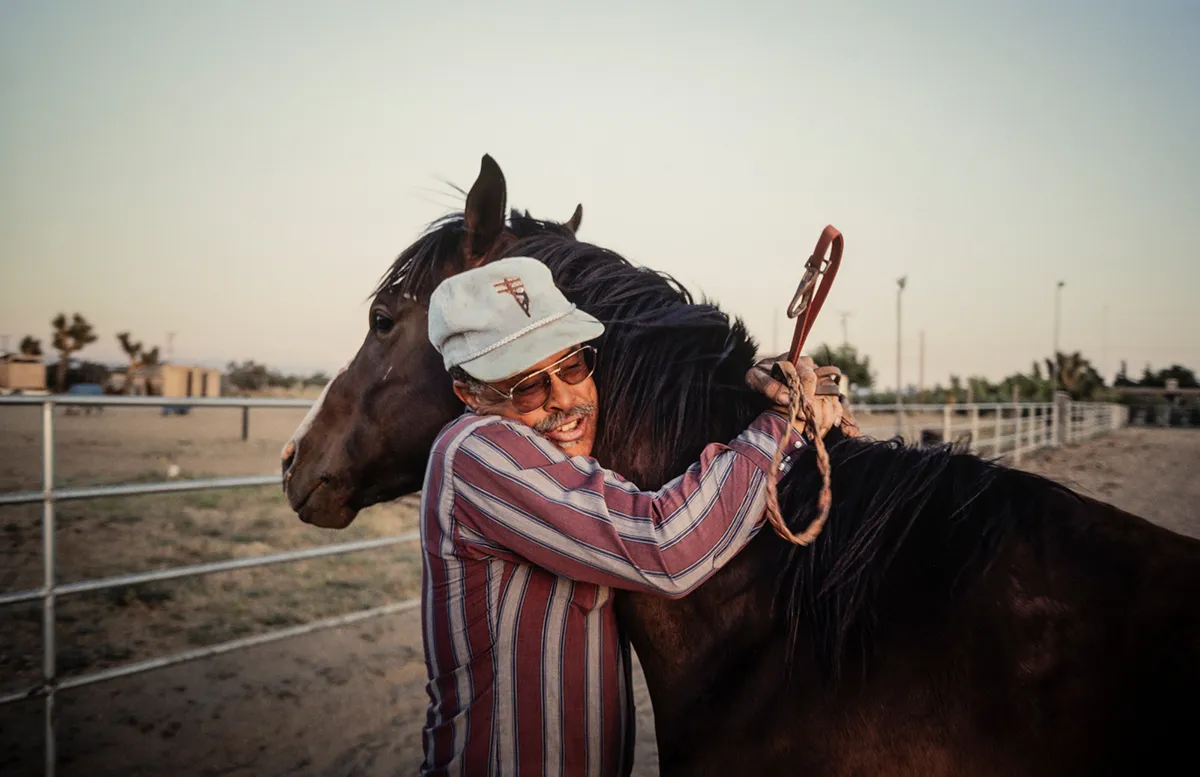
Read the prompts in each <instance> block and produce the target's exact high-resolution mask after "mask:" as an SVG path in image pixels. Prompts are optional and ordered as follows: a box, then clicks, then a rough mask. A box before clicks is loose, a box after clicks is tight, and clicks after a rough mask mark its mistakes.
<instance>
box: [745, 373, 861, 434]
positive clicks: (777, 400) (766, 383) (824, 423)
mask: <svg viewBox="0 0 1200 777" xmlns="http://www.w3.org/2000/svg"><path fill="white" fill-rule="evenodd" d="M787 357H788V355H787V354H782V355H780V356H776V357H774V358H767V359H762V360H761V361H759V362H758V363H757V364H755V365H754V366H753V367H751V368H750V371H749V372H747V373H746V385H748V386H750V388H753V389H755V390H756V391H759V392H761V393H762V394H764V395H766V396H767V397H768V398H769V399H770V400H771V401H772V402H773V403H774V404H775V405H776V406H777V408H778V409H780V410H781V411H782V412H783V413H784V414H785V415H787V414H789V412H790V407H789V404H790V403H791V395H790V391H789V389H788V387H787V386H786V385H785V384H783V383H780V382H779V381H777V380H776V379H775V378H774V377H772V376H771V370H772V368H773V367H774V366H775V364H776V363H777V362H781V361H787ZM793 366H794V367H795V368H796V374H797V375H798V376H799V378H800V389H801V391H803V392H804V394H805V395H806V396H807V397H808V399H809V401H810V402H811V403H812V406H813V411H814V420H815V421H816V423H817V431H818V433H819V434H820V435H821V437H824V436H825V435H826V434H827V433H828V432H829V430H830V429H832V428H833V427H835V426H838V425H839V424H841V422H842V414H843V409H842V403H841V398H840V397H839V396H838V395H837V394H822V395H819V396H818V395H817V385H818V383H821V382H833V383H834V384H836V383H837V379H838V377H839V376H840V375H841V371H840V370H838V368H836V367H817V366H816V363H815V362H814V361H813V360H812V357H810V356H801V357H800V359H799V361H798V362H797V363H796V364H794V365H793ZM793 427H794V428H795V430H796V432H797V433H798V434H803V433H804V428H805V422H804V418H803V417H798V418H797V419H796V423H795V424H794V425H793Z"/></svg>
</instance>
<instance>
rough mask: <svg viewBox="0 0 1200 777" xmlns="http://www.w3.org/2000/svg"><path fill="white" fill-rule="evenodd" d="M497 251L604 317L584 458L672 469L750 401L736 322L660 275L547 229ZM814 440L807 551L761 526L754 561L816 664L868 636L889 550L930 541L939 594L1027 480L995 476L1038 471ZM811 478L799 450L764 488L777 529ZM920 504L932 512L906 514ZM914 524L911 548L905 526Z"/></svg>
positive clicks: (649, 474)
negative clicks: (823, 445)
mask: <svg viewBox="0 0 1200 777" xmlns="http://www.w3.org/2000/svg"><path fill="white" fill-rule="evenodd" d="M507 253H508V255H511V256H515V255H522V256H532V257H533V258H536V259H538V260H540V261H542V262H544V263H546V265H548V266H549V267H550V269H551V272H552V273H553V274H554V277H555V282H556V283H557V284H558V286H559V287H560V288H561V289H562V290H563V293H564V294H565V295H566V296H567V298H568V299H570V300H571V301H572V302H574V303H575V304H577V305H578V306H579V307H580V308H582V309H584V310H586V311H587V312H589V313H591V314H592V315H594V316H596V317H597V318H599V319H600V320H601V321H603V322H604V324H605V327H606V331H605V334H604V335H603V336H602V337H601V338H600V340H599V343H598V348H599V354H600V356H599V361H598V365H597V370H596V382H597V385H598V387H599V396H600V433H599V435H598V438H597V445H596V451H595V455H596V456H597V458H599V459H600V460H601V461H603V462H605V464H606V465H608V466H610V467H612V468H614V469H615V470H616V471H618V472H620V473H621V474H622V475H623V476H625V477H627V478H629V479H630V480H631V481H633V482H634V483H636V484H638V485H639V486H640V487H642V488H647V489H650V488H658V487H659V486H661V485H663V484H664V483H666V482H667V481H669V480H670V479H672V478H674V477H676V476H677V475H679V474H680V473H682V472H683V471H684V470H685V469H686V468H687V467H688V466H689V465H691V464H692V463H694V462H695V461H696V460H698V458H699V455H700V451H701V450H702V449H703V448H704V446H705V445H707V444H708V443H710V442H713V441H720V442H725V441H728V440H731V439H733V438H734V437H735V436H737V435H738V434H739V433H740V432H741V431H742V430H743V429H745V427H746V426H747V425H748V424H749V423H750V421H751V420H753V418H754V417H755V416H757V415H758V414H759V413H760V412H762V410H763V409H764V408H765V406H766V401H765V400H764V399H762V398H761V397H760V396H759V395H758V394H757V393H755V392H753V391H751V390H749V389H748V388H746V386H745V384H744V375H745V373H746V370H748V369H749V368H750V367H751V365H752V364H753V361H754V358H755V355H756V351H757V347H756V344H755V342H754V340H753V338H752V337H751V336H750V335H749V333H748V332H747V331H746V329H745V326H744V325H743V323H742V322H741V320H740V319H734V320H732V321H731V320H730V317H729V316H728V315H727V314H726V313H724V312H722V311H721V310H720V309H719V308H718V307H717V306H716V305H714V304H711V303H709V302H707V301H705V302H700V303H697V302H695V301H694V300H693V298H692V296H691V295H690V294H689V293H688V292H687V291H686V290H685V289H684V288H683V287H682V286H681V285H680V284H679V283H678V282H677V281H676V280H675V279H674V278H672V277H671V276H670V275H667V274H665V273H662V272H659V271H655V270H651V269H647V268H641V267H637V266H635V265H633V264H632V263H630V262H629V261H628V260H626V259H625V258H624V257H622V256H620V255H619V254H617V253H615V252H613V251H610V250H607V249H604V248H600V247H598V246H594V245H591V244H589V243H586V242H582V241H569V242H568V241H563V240H561V239H557V238H555V237H552V236H540V237H535V238H531V239H528V240H523V241H521V242H519V243H518V244H517V245H515V246H514V247H513V248H512V249H510V250H509V251H508V252H507ZM828 439H829V442H830V446H829V454H830V460H831V464H832V473H833V474H832V478H833V480H832V488H833V497H834V501H833V507H832V510H831V513H830V516H829V520H828V521H827V522H826V524H825V528H824V531H823V532H822V535H821V536H820V538H819V539H818V540H817V542H816V543H815V544H814V545H813V546H810V547H807V548H801V547H797V546H794V545H791V544H789V543H786V542H784V541H783V540H782V539H779V538H777V537H774V535H773V534H772V539H771V541H772V545H771V547H772V548H774V549H775V552H776V558H775V560H774V562H773V563H771V564H769V565H768V568H767V569H766V570H765V572H766V573H767V574H772V575H777V576H778V577H777V581H776V586H777V588H776V591H777V601H778V602H779V603H780V604H781V605H782V606H783V607H784V610H785V615H786V618H785V621H784V624H785V625H786V628H787V629H788V638H789V642H790V646H791V648H792V650H793V651H794V650H795V649H796V647H797V641H798V639H799V637H800V635H801V634H802V633H805V632H807V634H808V636H809V638H810V640H811V644H812V648H813V650H814V653H815V656H816V659H817V661H818V664H819V665H820V666H821V668H822V669H823V671H824V673H825V674H826V675H827V676H830V677H836V676H837V675H838V673H839V671H840V665H841V660H842V657H843V656H844V654H845V652H846V650H847V648H848V647H849V646H850V642H851V640H857V641H858V642H859V644H860V645H861V646H862V647H863V648H866V647H868V646H869V643H870V634H871V631H872V629H873V628H874V626H875V623H876V619H877V612H878V609H877V607H878V603H879V601H880V598H881V583H882V580H883V578H884V575H885V573H887V571H888V570H889V568H891V566H892V564H893V562H894V560H895V559H896V557H897V555H898V554H900V553H902V552H905V551H906V550H912V549H916V552H918V553H919V552H920V551H921V550H922V549H923V550H924V551H925V552H929V551H930V549H931V548H932V547H934V545H933V543H937V545H936V547H937V548H938V550H937V553H938V556H937V558H938V560H939V562H941V563H948V564H949V566H946V567H945V569H944V570H942V572H944V573H945V574H946V575H948V576H949V577H950V579H948V581H946V585H947V593H952V592H953V589H954V587H955V584H956V583H957V582H958V580H959V577H960V576H975V575H977V574H980V573H982V571H984V570H985V569H986V568H987V565H988V564H990V562H991V561H992V560H993V559H994V558H995V553H996V549H997V548H998V547H999V544H1000V540H1001V538H1002V537H1003V536H1004V535H1005V533H1006V532H1007V531H1008V529H1010V528H1011V527H1012V525H1013V523H1014V522H1015V520H1016V516H1017V515H1018V514H1019V511H1018V510H1016V509H1015V507H1014V505H1015V504H1016V502H1017V501H1018V500H1019V499H1023V498H1027V497H1025V496H1021V495H1027V494H1029V493H1030V492H1029V489H1028V487H1024V488H1018V489H1017V490H1016V491H1015V492H1011V493H1010V491H1009V490H1007V489H1005V488H999V489H997V488H995V484H996V483H997V482H999V481H1001V480H1003V482H1005V483H1006V484H1008V485H1013V484H1016V483H1023V484H1025V485H1026V486H1027V485H1028V483H1029V481H1030V480H1040V479H1038V478H1035V476H1032V475H1028V474H1026V473H1019V472H1015V471H1011V470H1007V469H1005V468H1002V467H1000V466H999V465H996V464H994V463H991V462H987V461H984V460H982V459H980V458H978V457H977V456H974V455H971V454H967V453H961V452H957V451H955V450H954V449H953V448H952V447H950V446H941V447H934V448H923V449H918V448H913V447H907V446H905V445H904V444H903V443H902V442H899V441H873V440H867V439H862V438H858V439H851V438H844V437H842V436H841V435H840V433H837V432H835V433H833V434H831V435H830V437H829V438H828ZM634 441H637V444H634ZM820 482H821V481H820V475H819V473H818V471H817V468H816V463H815V452H814V451H812V450H811V449H810V450H809V451H808V452H807V453H806V454H805V455H804V456H802V457H801V458H800V459H799V460H798V461H797V462H796V464H795V465H794V467H793V468H792V470H791V472H790V473H789V474H788V475H787V477H786V478H785V479H784V481H783V484H782V486H781V489H780V499H781V502H782V506H781V507H782V510H783V513H784V515H785V516H786V518H787V521H788V523H789V525H790V526H791V527H792V528H793V530H796V531H800V530H802V529H803V528H804V527H806V526H807V525H808V523H809V522H810V521H811V520H812V518H813V516H814V512H815V510H816V505H817V493H818V490H819V488H820ZM1043 482H1045V483H1049V481H1043ZM1051 485H1052V486H1053V485H1054V484H1051ZM1014 494H1016V495H1014ZM985 497H986V498H985ZM930 516H938V519H937V520H936V521H934V520H929V519H927V520H922V519H923V518H927V517H930ZM941 516H950V517H949V518H948V519H942V518H941ZM763 531H764V532H771V529H769V528H765V529H763ZM926 534H929V537H927V539H928V542H927V543H925V544H924V545H923V546H922V542H921V540H920V539H917V538H916V535H921V536H925V535H926ZM906 541H907V542H906ZM947 543H950V544H951V545H952V546H953V547H952V548H949V547H947ZM946 551H949V552H946ZM914 563H915V564H916V565H917V566H918V567H920V566H922V565H926V562H925V561H924V560H923V559H922V558H918V559H917V560H916V561H915V562H914Z"/></svg>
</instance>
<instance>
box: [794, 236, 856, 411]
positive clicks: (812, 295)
mask: <svg viewBox="0 0 1200 777" xmlns="http://www.w3.org/2000/svg"><path fill="white" fill-rule="evenodd" d="M844 244H845V240H844V239H843V238H842V233H841V232H839V231H837V230H836V229H834V228H833V227H832V226H827V227H825V230H824V231H823V232H821V237H820V239H819V240H817V247H816V248H814V249H813V252H812V256H810V257H809V258H808V261H807V262H805V264H804V277H803V278H801V279H800V285H799V286H797V287H796V294H795V296H793V297H792V304H791V305H788V310H787V314H788V318H795V319H797V321H796V333H795V334H794V335H792V349H791V351H790V352H789V356H788V361H790V362H791V363H792V364H795V363H796V361H797V360H798V359H799V358H800V352H801V351H802V350H803V349H804V341H805V340H806V339H808V334H809V332H811V331H812V328H813V324H815V323H816V321H817V315H818V314H819V313H820V312H821V306H822V305H824V304H825V298H826V297H828V296H829V289H830V288H831V287H832V286H833V279H834V278H835V277H836V276H837V271H838V266H839V265H841V263H842V248H843V246H844ZM831 247H832V251H830V248H831ZM826 251H830V254H829V257H828V258H826V256H825V252H826ZM817 393H819V394H820V393H824V392H822V391H821V387H818V390H817Z"/></svg>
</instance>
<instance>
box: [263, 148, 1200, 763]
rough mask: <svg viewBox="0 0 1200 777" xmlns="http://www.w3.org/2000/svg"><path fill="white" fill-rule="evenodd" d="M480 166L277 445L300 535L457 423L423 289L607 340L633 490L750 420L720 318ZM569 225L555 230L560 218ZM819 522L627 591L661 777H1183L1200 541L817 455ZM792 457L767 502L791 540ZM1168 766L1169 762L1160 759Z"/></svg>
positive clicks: (1004, 482) (410, 475) (897, 448)
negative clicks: (816, 528) (647, 591)
mask: <svg viewBox="0 0 1200 777" xmlns="http://www.w3.org/2000/svg"><path fill="white" fill-rule="evenodd" d="M504 203H505V196H504V182H503V177H502V176H501V175H500V172H499V169H498V168H496V167H495V165H494V163H492V162H491V160H490V159H488V158H485V160H484V165H483V169H482V171H481V174H480V177H479V179H478V180H477V181H476V183H475V186H474V187H473V188H472V190H471V193H470V195H469V196H468V198H467V204H466V209H465V213H464V214H463V215H461V216H454V217H450V218H448V219H445V220H443V221H442V222H439V223H438V224H436V225H434V227H433V228H432V229H431V230H430V231H429V232H428V233H427V234H426V235H424V236H423V237H422V238H421V239H420V240H418V241H417V243H415V244H414V245H413V246H412V247H410V248H409V249H407V250H406V251H405V252H404V253H403V254H402V255H401V256H400V258H399V259H398V260H397V262H396V263H395V265H394V266H393V267H392V269H391V270H390V271H389V272H388V273H387V275H386V276H385V277H384V279H383V281H382V282H381V284H380V286H379V289H378V290H377V293H376V297H375V303H374V305H373V306H372V314H371V322H370V331H369V332H368V335H367V337H366V340H365V341H364V343H363V345H362V347H361V348H360V350H359V353H358V354H357V355H356V356H355V358H354V360H353V361H352V362H351V363H350V365H349V366H348V367H347V369H346V370H345V371H344V372H342V373H340V374H339V376H338V377H337V378H336V379H335V380H334V381H333V382H332V383H331V384H330V387H329V388H328V390H327V393H326V394H325V395H324V398H323V402H321V403H320V405H319V408H316V409H315V411H314V413H313V414H311V415H310V417H309V418H308V419H306V422H305V424H303V425H302V427H301V429H300V430H298V432H297V435H296V438H295V439H294V440H293V441H292V442H291V443H289V444H288V446H287V448H285V451H284V454H285V457H284V479H285V489H286V491H287V494H288V498H289V499H290V500H291V503H292V505H293V507H294V508H295V509H296V511H297V512H298V513H299V514H300V516H301V518H302V519H304V520H306V521H309V522H311V523H314V524H317V525H321V526H338V527H340V526H345V525H347V524H348V523H349V522H350V521H351V520H353V518H354V516H355V515H356V513H357V512H358V511H359V510H360V509H362V508H363V507H366V506H367V505H369V504H372V503H375V502H378V501H383V500H388V499H393V498H397V497H399V496H402V495H404V494H407V493H411V492H413V491H415V490H417V489H418V488H419V487H420V483H421V478H422V475H423V472H424V466H425V459H426V456H427V453H428V448H429V445H430V441H431V440H432V439H433V437H434V435H435V434H436V432H437V431H438V429H439V428H440V427H441V425H442V424H444V423H445V422H447V421H449V420H450V419H451V418H453V417H454V416H455V415H457V414H458V413H459V412H461V409H462V408H461V406H460V405H459V404H458V403H457V402H456V401H455V399H454V398H453V394H452V393H451V390H450V385H449V379H448V377H447V376H446V375H445V373H444V371H443V369H442V367H441V364H440V361H439V360H438V357H437V354H436V352H434V350H433V348H432V346H431V345H430V344H429V343H428V341H427V339H426V336H425V332H426V329H425V327H426V313H425V307H424V305H425V303H426V301H427V299H428V295H429V293H430V292H431V291H432V289H433V287H434V286H435V285H436V283H437V282H438V281H439V280H441V279H442V278H443V277H446V276H447V275H449V274H451V273H454V272H458V271H461V270H462V269H463V268H465V267H467V266H471V265H473V264H477V263H479V262H480V261H486V260H487V259H489V258H492V257H498V256H502V255H516V254H521V255H526V256H533V257H534V258H536V259H539V260H541V261H543V262H545V263H546V264H547V265H548V266H549V267H550V268H551V271H552V272H553V273H554V276H555V279H556V282H557V283H558V284H559V285H560V286H561V288H562V289H563V291H564V293H565V294H566V295H567V297H568V298H570V299H571V300H572V301H574V302H575V303H576V304H578V305H579V306H580V307H582V308H583V309H585V310H587V311H588V312H590V313H592V314H593V315H595V316H597V317H598V318H600V319H601V320H602V321H604V322H605V323H606V324H607V325H608V326H607V332H606V333H605V335H604V337H603V338H602V339H601V340H600V342H599V343H598V345H599V349H600V354H601V358H600V360H599V366H598V369H597V373H596V381H597V384H598V387H599V392H600V401H601V403H602V408H601V413H600V418H601V419H602V427H601V429H600V430H599V436H598V438H597V447H596V455H597V457H598V458H599V459H600V460H601V461H602V462H604V463H605V464H606V465H607V466H610V467H612V468H613V469H615V470H616V471H618V472H620V473H622V474H623V475H625V476H627V477H629V478H630V479H631V480H633V481H634V482H636V483H638V484H639V485H640V486H641V487H643V488H655V487H657V486H659V485H661V484H662V483H664V482H666V481H667V480H669V479H670V478H671V477H673V476H675V475H677V474H678V473H680V472H681V471H682V470H683V469H685V468H686V467H687V466H688V465H689V464H690V463H692V462H693V461H694V460H696V459H697V458H698V456H699V452H700V450H701V448H702V447H703V446H704V445H705V444H706V443H708V442H710V441H713V440H721V441H725V440H729V439H732V438H733V437H734V436H736V435H737V433H738V432H739V431H741V430H742V429H743V428H744V427H745V425H747V424H748V423H749V421H750V419H752V418H753V417H754V416H755V415H756V414H757V413H758V412H759V411H760V410H761V409H762V402H763V400H762V399H761V397H759V396H758V395H757V394H755V393H754V392H751V391H750V390H749V389H747V388H745V387H744V385H743V382H742V376H743V375H744V373H745V372H746V370H747V369H748V368H749V366H750V365H751V363H752V361H753V359H754V355H755V351H756V348H755V345H754V342H753V341H752V339H751V338H750V337H749V336H748V334H747V332H746V331H745V329H744V327H743V326H742V324H741V322H740V321H730V319H729V318H728V317H727V316H726V315H725V314H724V313H722V312H721V311H720V310H719V309H717V308H716V307H715V306H713V305H710V304H698V303H695V302H694V301H693V300H692V299H691V297H690V296H689V295H688V294H687V292H686V291H684V290H683V289H682V288H680V287H679V286H678V285H677V284H676V283H674V281H673V280H672V279H670V278H669V277H667V276H665V275H662V274H660V273H656V272H654V271H651V270H646V269H640V268H636V267H634V266H633V265H631V264H630V263H629V262H627V261H626V260H625V259H623V258H622V257H620V256H618V255H616V254H615V253H613V252H611V251H607V250H605V249H602V248H598V247H596V246H593V245H589V244H587V243H584V242H581V241H578V240H576V239H575V238H574V231H575V228H577V227H578V218H575V219H573V220H572V223H571V224H569V225H568V226H566V227H562V226H558V225H554V224H549V223H545V222H540V221H536V220H534V219H531V218H529V217H528V216H527V215H524V216H522V215H520V214H516V213H514V214H512V217H511V221H510V223H509V224H508V225H505V223H504V213H505V204H504ZM577 215H578V211H577ZM828 442H829V452H830V459H831V464H832V469H833V484H832V485H833V494H834V502H833V507H832V510H831V513H830V516H829V520H828V523H827V524H826V526H825V530H824V532H823V534H822V535H821V536H820V538H819V539H818V541H817V542H816V543H815V544H814V545H813V546H811V547H808V548H798V547H795V546H791V545H788V544H786V543H784V542H783V541H782V540H780V539H779V538H778V537H777V536H776V535H775V534H774V533H772V532H771V530H770V529H769V528H768V529H764V530H763V531H762V532H761V533H760V534H759V536H758V537H757V538H756V539H755V540H754V541H753V542H752V543H751V544H750V546H749V547H748V548H747V549H746V550H745V551H744V552H743V553H741V554H740V555H739V556H738V557H737V558H736V559H735V560H734V561H733V562H731V563H730V564H729V565H728V566H727V567H726V568H724V569H723V570H722V571H721V572H720V573H718V574H717V575H715V576H714V577H713V578H712V579H711V580H710V581H709V582H708V583H706V584H705V585H703V586H702V587H700V588H699V589H698V590H696V591H695V592H694V593H693V594H691V595H690V596H688V597H687V598H685V599H682V600H676V601H669V600H666V599H662V598H659V597H655V596H650V595H641V594H638V595H634V594H625V595H622V596H621V597H620V598H619V614H620V618H621V621H622V624H623V626H624V627H625V628H626V629H627V630H628V633H629V635H630V639H631V641H632V643H633V645H634V647H635V649H636V650H637V652H638V655H639V657H640V659H641V661H642V664H643V668H644V670H645V674H646V679H647V682H648V684H649V687H650V692H651V697H652V700H653V705H654V713H655V721H656V729H657V736H658V745H659V756H660V769H661V772H662V774H664V775H710V774H711V775H728V774H756V775H758V774H770V775H775V774H808V775H923V776H926V775H997V776H999V775H1004V776H1005V777H1018V776H1019V777H1029V776H1032V775H1133V774H1139V775H1140V774H1157V773H1167V771H1168V769H1170V770H1171V773H1175V771H1176V770H1177V769H1179V768H1183V769H1188V768H1189V767H1187V766H1186V764H1187V763H1189V762H1190V760H1191V759H1192V756H1191V742H1190V739H1189V737H1190V736H1191V735H1192V734H1193V732H1194V731H1196V730H1197V727H1198V725H1200V712H1198V711H1197V710H1198V706H1197V701H1196V700H1197V699H1198V698H1200V541H1197V540H1194V539H1190V538H1186V537H1183V536H1180V535H1177V534H1174V533H1171V532H1169V531H1167V530H1165V529H1162V528H1159V527H1156V526H1154V525H1152V524H1150V523H1149V522H1147V521H1145V520H1143V519H1141V518H1138V517H1136V516H1133V515H1130V514H1128V513H1125V512H1122V511H1120V510H1117V509H1116V508H1113V507H1111V506H1109V505H1105V504H1102V503H1099V502H1097V501H1094V500H1092V499H1088V498H1086V497H1083V496H1080V495H1078V494H1075V493H1073V492H1072V491H1070V490H1069V489H1067V488H1065V487H1063V486H1060V485H1058V484H1055V483H1053V482H1050V481H1047V480H1044V479H1042V478H1039V477H1036V476H1034V475H1031V474H1028V473H1023V472H1020V471H1017V470H1011V469H1007V468H1005V467H1001V466H998V465H996V464H993V463H989V462H985V461H983V460H981V459H979V458H977V457H975V456H973V455H969V454H965V453H961V452H956V451H954V450H952V449H950V448H947V447H937V448H924V449H916V448H911V447H905V446H903V445H901V444H899V443H897V442H876V441H870V440H865V439H861V438H860V439H844V438H839V437H838V436H837V434H836V432H835V433H834V434H833V435H831V437H830V438H829V440H828ZM819 487H820V478H819V476H818V475H817V474H816V468H815V465H814V463H813V461H812V457H811V454H810V456H809V457H808V458H807V459H802V460H801V461H800V462H798V463H797V464H796V466H795V467H794V468H793V470H792V472H791V473H790V474H789V475H788V477H787V478H786V479H785V481H784V484H783V485H782V487H781V490H780V496H781V502H782V511H783V514H784V515H785V516H786V517H787V518H788V522H789V524H790V525H792V526H793V527H795V528H797V529H799V528H802V527H804V526H805V525H807V523H808V521H809V519H810V517H811V514H812V510H813V509H814V506H815V504H816V495H817V492H818V489H819ZM1176 764H1179V766H1176Z"/></svg>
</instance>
